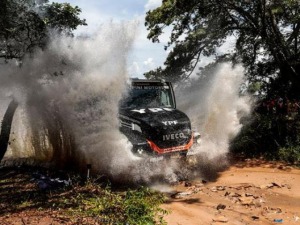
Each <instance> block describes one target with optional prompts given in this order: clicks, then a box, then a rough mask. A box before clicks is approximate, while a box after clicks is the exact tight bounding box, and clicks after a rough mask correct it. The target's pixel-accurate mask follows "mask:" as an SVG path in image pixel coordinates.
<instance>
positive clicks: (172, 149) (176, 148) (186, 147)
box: [147, 136, 193, 154]
mask: <svg viewBox="0 0 300 225" xmlns="http://www.w3.org/2000/svg"><path fill="white" fill-rule="evenodd" d="M147 142H148V144H149V145H150V147H151V149H152V150H154V151H156V152H157V153H158V154H164V153H168V152H177V151H183V150H186V151H187V150H189V148H190V147H192V145H193V136H192V137H191V140H190V141H189V143H187V144H186V145H180V146H174V147H170V148H160V147H158V146H157V145H156V144H155V143H154V142H153V141H150V140H147Z"/></svg>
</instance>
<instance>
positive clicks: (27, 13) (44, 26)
mask: <svg viewBox="0 0 300 225" xmlns="http://www.w3.org/2000/svg"><path fill="white" fill-rule="evenodd" d="M80 12H81V10H80V8H78V7H77V6H75V7H72V6H71V5H70V4H69V3H52V4H49V3H48V0H1V2H0V58H4V59H5V60H10V59H19V60H21V59H22V58H23V57H24V55H25V54H28V53H33V51H34V49H35V48H37V47H39V48H44V47H45V45H46V43H47V41H48V39H49V36H50V32H51V30H56V31H58V32H64V33H66V34H70V35H71V34H72V31H73V30H75V29H76V28H77V26H79V25H86V23H85V20H82V19H80V18H79V14H80Z"/></svg>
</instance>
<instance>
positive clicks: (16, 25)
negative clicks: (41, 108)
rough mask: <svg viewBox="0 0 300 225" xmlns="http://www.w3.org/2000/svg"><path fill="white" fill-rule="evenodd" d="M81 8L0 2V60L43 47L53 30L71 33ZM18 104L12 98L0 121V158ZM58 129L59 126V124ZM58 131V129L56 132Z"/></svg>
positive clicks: (43, 0)
mask: <svg viewBox="0 0 300 225" xmlns="http://www.w3.org/2000/svg"><path fill="white" fill-rule="evenodd" d="M80 12H81V10H80V8H78V7H77V6H75V7H72V6H71V5H70V4H69V3H62V4H60V3H52V4H49V3H48V0H1V1H0V60H1V59H2V60H4V61H5V62H8V61H9V60H13V59H16V60H19V61H22V58H23V57H24V56H25V55H26V54H33V53H34V50H35V49H36V48H42V49H43V48H44V47H45V46H46V45H47V43H48V41H49V39H50V38H51V34H52V31H53V30H56V31H57V32H58V33H64V34H66V35H72V31H73V30H75V29H76V28H77V26H79V25H86V23H85V20H82V19H80V18H79V14H80ZM17 106H18V103H17V102H16V101H15V100H14V99H13V100H12V101H11V102H10V104H9V106H8V108H7V110H6V112H5V114H4V117H3V120H2V126H1V131H0V161H1V160H2V158H3V156H4V154H5V152H6V150H7V146H8V142H9V135H10V130H11V124H12V119H13V116H14V113H15V111H16V109H17ZM60 129H61V127H60ZM58 133H59V131H58Z"/></svg>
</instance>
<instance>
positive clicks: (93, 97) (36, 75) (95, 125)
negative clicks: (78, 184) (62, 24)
mask: <svg viewBox="0 0 300 225" xmlns="http://www.w3.org/2000/svg"><path fill="white" fill-rule="evenodd" d="M135 29H136V24H134V23H126V24H113V23H111V24H108V25H106V26H103V27H101V29H100V30H99V31H98V33H97V34H95V35H93V36H92V37H91V38H88V39H76V40H74V39H70V38H67V37H61V36H58V37H57V38H56V39H55V40H54V41H53V42H52V43H51V44H50V46H49V48H48V49H47V50H46V51H43V52H37V53H36V54H35V56H34V57H33V58H29V57H28V58H26V59H25V60H24V61H23V64H22V66H21V67H17V66H16V65H15V64H13V63H11V64H3V65H2V71H4V72H3V73H2V76H1V77H0V86H1V105H2V107H1V115H3V114H2V113H4V111H5V106H6V104H5V103H7V104H8V102H9V98H10V97H9V96H11V97H13V98H15V99H17V101H18V102H19V104H20V105H19V108H18V109H17V113H16V116H15V119H14V124H13V135H12V136H14V143H17V144H15V145H12V146H11V149H10V151H9V152H7V156H20V155H22V156H23V157H26V156H30V155H31V156H35V157H38V158H41V159H43V160H45V159H46V160H48V159H49V158H50V159H51V158H52V160H53V161H56V162H58V163H60V162H61V163H60V164H64V163H65V162H66V161H68V162H69V163H70V164H72V163H73V164H76V163H81V164H82V165H85V164H86V163H90V164H92V165H93V169H95V170H101V171H103V172H107V173H115V172H116V173H118V170H122V167H123V166H125V167H126V166H127V163H128V162H129V161H130V159H131V154H130V151H129V147H130V146H129V144H128V142H127V139H126V138H125V137H124V136H123V135H121V134H120V132H119V131H118V119H117V118H118V117H117V114H118V102H119V100H120V98H121V96H122V94H123V93H124V92H125V91H126V90H125V82H126V80H127V79H128V76H127V71H126V68H127V65H126V63H127V61H126V60H127V55H128V52H129V51H130V48H131V44H132V42H133V40H134V35H135V32H134V31H135ZM4 94H5V95H4ZM126 146H128V149H127V147H126ZM127 150H128V151H127ZM20 152H21V154H18V153H20ZM70 159H73V160H74V159H76V160H74V161H73V162H72V161H71V162H70ZM116 165H117V166H116Z"/></svg>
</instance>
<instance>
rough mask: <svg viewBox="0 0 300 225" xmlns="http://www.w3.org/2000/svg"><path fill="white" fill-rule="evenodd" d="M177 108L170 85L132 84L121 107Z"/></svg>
mask: <svg viewBox="0 0 300 225" xmlns="http://www.w3.org/2000/svg"><path fill="white" fill-rule="evenodd" d="M154 107H155V108H159V107H166V108H169V107H170V108H175V105H174V101H173V95H172V91H171V89H170V87H169V86H148V85H147V86H143V85H140V86H132V87H131V89H130V91H129V93H128V95H127V97H126V98H125V99H123V100H122V101H121V108H154Z"/></svg>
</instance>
